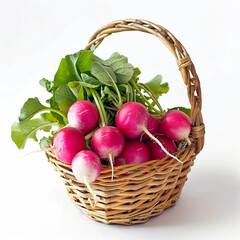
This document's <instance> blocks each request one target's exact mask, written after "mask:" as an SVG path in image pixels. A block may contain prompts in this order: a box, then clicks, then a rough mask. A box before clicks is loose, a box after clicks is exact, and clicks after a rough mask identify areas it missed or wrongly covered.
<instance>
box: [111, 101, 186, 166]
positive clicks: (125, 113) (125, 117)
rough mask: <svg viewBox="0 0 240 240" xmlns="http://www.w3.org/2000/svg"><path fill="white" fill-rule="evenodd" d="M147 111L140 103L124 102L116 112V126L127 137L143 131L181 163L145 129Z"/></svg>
mask: <svg viewBox="0 0 240 240" xmlns="http://www.w3.org/2000/svg"><path fill="white" fill-rule="evenodd" d="M148 117H149V114H148V111H147V108H145V107H144V106H143V105H142V104H140V103H137V102H129V103H125V104H124V105H123V106H122V107H121V108H120V109H119V110H118V112H117V114H116V118H115V124H116V126H117V127H118V128H119V129H120V130H121V131H122V132H123V134H124V135H125V136H126V137H127V138H131V139H133V138H138V137H140V136H141V134H143V133H144V132H145V133H146V134H147V135H148V136H149V137H150V138H151V139H153V140H154V141H156V142H157V143H158V145H159V146H160V147H161V148H162V149H163V151H164V152H165V153H166V154H168V155H169V156H170V157H172V158H174V159H176V160H177V161H178V162H180V163H182V162H181V161H180V160H179V159H178V158H176V157H175V156H173V155H172V154H170V153H169V152H168V151H167V150H166V149H165V148H164V146H163V145H162V143H161V142H160V141H159V140H158V139H157V138H155V137H154V136H153V135H152V134H151V133H150V132H149V131H148V129H147V121H148Z"/></svg>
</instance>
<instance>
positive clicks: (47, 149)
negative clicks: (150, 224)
mask: <svg viewBox="0 0 240 240" xmlns="http://www.w3.org/2000/svg"><path fill="white" fill-rule="evenodd" d="M51 150H55V148H54V147H50V148H46V149H38V150H35V151H32V152H28V153H25V154H24V155H22V156H20V157H19V158H24V157H26V156H28V155H30V154H32V153H37V152H46V151H51Z"/></svg>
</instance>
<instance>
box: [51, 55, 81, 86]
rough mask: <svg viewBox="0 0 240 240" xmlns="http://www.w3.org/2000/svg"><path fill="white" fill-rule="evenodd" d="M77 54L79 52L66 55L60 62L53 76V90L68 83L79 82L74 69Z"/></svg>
mask: <svg viewBox="0 0 240 240" xmlns="http://www.w3.org/2000/svg"><path fill="white" fill-rule="evenodd" d="M79 54H80V52H77V53H75V54H71V55H67V56H66V57H65V58H63V59H62V60H61V62H60V65H59V67H58V70H57V72H56V74H55V76H54V81H53V83H54V84H53V87H54V88H57V87H59V86H61V85H65V84H67V83H68V82H72V81H80V76H79V74H78V71H77V68H76V62H77V60H78V57H79Z"/></svg>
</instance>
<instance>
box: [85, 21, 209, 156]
mask: <svg viewBox="0 0 240 240" xmlns="http://www.w3.org/2000/svg"><path fill="white" fill-rule="evenodd" d="M124 31H141V32H146V33H150V34H153V35H155V36H156V37H157V38H159V39H160V40H161V41H162V42H163V43H164V44H165V45H166V46H167V47H168V49H169V50H170V51H171V52H172V53H173V55H174V56H175V58H176V61H177V65H178V68H179V70H180V72H181V75H182V78H183V81H184V83H185V85H186V87H187V93H188V99H189V102H190V104H191V121H192V137H193V138H194V140H195V142H196V153H199V152H200V151H201V149H202V148H203V145H204V134H205V127H204V123H203V118H202V113H201V108H202V97H201V87H200V82H199V79H198V76H197V73H196V71H195V67H194V65H193V63H192V61H191V59H190V56H189V55H188V53H187V51H186V49H185V48H184V47H183V46H182V44H181V43H180V42H179V41H178V40H177V39H176V38H175V37H174V36H173V35H172V34H171V33H170V32H169V31H168V30H167V29H165V28H163V27H162V26H160V25H157V24H154V23H152V22H149V21H146V20H139V19H125V20H118V21H114V22H111V23H109V24H107V25H106V26H104V27H102V28H100V29H99V30H97V31H96V32H95V33H94V34H93V36H92V37H91V38H90V40H89V42H88V45H87V46H86V47H85V49H86V50H88V49H90V47H91V46H92V44H94V45H95V48H97V47H98V46H99V45H100V44H101V42H102V41H103V40H104V39H105V38H106V37H108V36H109V35H111V34H112V33H116V32H124Z"/></svg>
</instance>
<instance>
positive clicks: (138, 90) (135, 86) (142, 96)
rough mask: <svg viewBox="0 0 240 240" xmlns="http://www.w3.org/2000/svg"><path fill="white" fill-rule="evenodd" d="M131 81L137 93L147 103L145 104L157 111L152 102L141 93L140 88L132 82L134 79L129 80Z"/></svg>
mask: <svg viewBox="0 0 240 240" xmlns="http://www.w3.org/2000/svg"><path fill="white" fill-rule="evenodd" d="M130 81H131V83H132V84H133V86H134V88H135V89H136V91H137V92H138V93H139V95H140V96H141V98H142V99H143V100H144V101H145V102H146V103H147V105H148V106H149V108H151V109H153V110H154V111H155V112H158V113H159V111H158V110H157V109H155V108H154V107H153V106H152V104H151V103H150V102H149V101H148V100H147V99H146V97H145V96H144V95H143V94H142V92H141V90H140V89H139V88H138V86H137V84H136V83H135V82H134V80H130Z"/></svg>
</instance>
